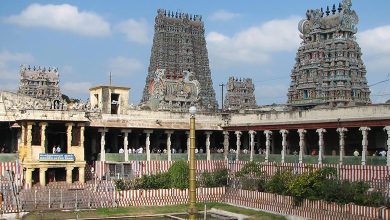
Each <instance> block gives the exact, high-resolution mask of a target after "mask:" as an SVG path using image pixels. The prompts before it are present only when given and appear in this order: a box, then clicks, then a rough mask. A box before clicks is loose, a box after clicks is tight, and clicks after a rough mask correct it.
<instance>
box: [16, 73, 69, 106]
mask: <svg viewBox="0 0 390 220" xmlns="http://www.w3.org/2000/svg"><path fill="white" fill-rule="evenodd" d="M59 82H60V80H59V73H58V69H57V68H50V67H49V68H46V67H42V68H41V67H40V66H38V67H36V66H33V67H30V66H28V67H26V66H24V65H21V66H20V84H19V90H18V94H21V95H26V96H30V97H33V98H38V99H42V100H61V99H62V98H61V91H60V87H59Z"/></svg>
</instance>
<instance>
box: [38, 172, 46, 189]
mask: <svg viewBox="0 0 390 220" xmlns="http://www.w3.org/2000/svg"><path fill="white" fill-rule="evenodd" d="M46 171H47V168H39V183H40V184H41V186H46Z"/></svg>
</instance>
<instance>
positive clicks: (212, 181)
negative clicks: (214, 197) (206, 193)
mask: <svg viewBox="0 0 390 220" xmlns="http://www.w3.org/2000/svg"><path fill="white" fill-rule="evenodd" d="M227 176H228V170H227V169H222V170H217V171H215V172H213V173H209V172H203V173H202V175H201V177H200V184H199V185H200V186H203V187H219V186H226V185H227Z"/></svg>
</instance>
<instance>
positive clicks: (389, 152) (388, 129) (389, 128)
mask: <svg viewBox="0 0 390 220" xmlns="http://www.w3.org/2000/svg"><path fill="white" fill-rule="evenodd" d="M384 130H385V131H386V133H387V154H386V156H387V158H386V159H387V163H386V164H387V166H390V126H386V127H384Z"/></svg>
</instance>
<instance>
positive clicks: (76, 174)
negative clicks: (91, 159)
mask: <svg viewBox="0 0 390 220" xmlns="http://www.w3.org/2000/svg"><path fill="white" fill-rule="evenodd" d="M77 181H79V168H78V167H75V168H73V170H72V183H74V182H77Z"/></svg>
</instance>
